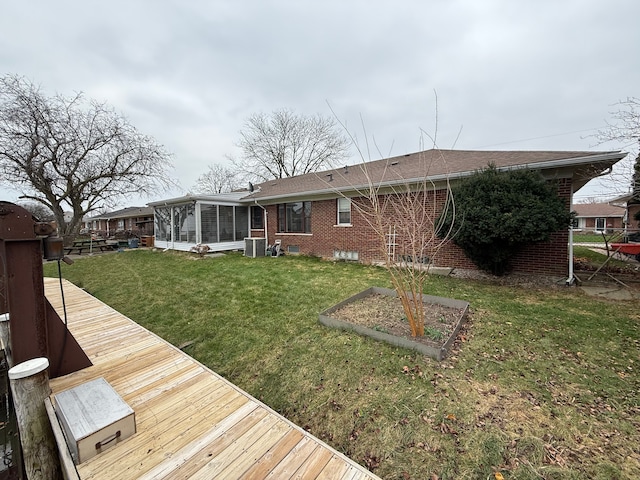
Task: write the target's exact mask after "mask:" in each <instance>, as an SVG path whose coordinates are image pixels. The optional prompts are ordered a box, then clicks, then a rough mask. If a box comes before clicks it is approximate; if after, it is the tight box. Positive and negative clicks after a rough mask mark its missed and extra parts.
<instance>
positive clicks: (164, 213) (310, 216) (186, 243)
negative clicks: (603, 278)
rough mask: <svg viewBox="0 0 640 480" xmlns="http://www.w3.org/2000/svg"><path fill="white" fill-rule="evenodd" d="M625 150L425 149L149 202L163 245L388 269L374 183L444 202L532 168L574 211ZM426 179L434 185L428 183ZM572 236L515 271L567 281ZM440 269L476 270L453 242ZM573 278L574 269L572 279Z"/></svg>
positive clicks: (538, 247) (527, 255)
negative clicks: (372, 200)
mask: <svg viewBox="0 0 640 480" xmlns="http://www.w3.org/2000/svg"><path fill="white" fill-rule="evenodd" d="M625 155H626V154H625V153H622V152H619V151H608V152H584V151H571V152H570V151H465V150H427V151H423V152H417V153H412V154H407V155H402V156H398V157H393V158H387V159H382V160H377V161H373V162H365V163H362V164H358V165H350V166H346V167H342V168H337V169H332V170H326V171H323V172H316V173H310V174H305V175H299V176H296V177H289V178H280V179H274V180H270V181H267V182H264V183H261V184H258V185H255V186H252V188H251V191H244V192H233V193H229V194H221V195H213V196H206V195H187V196H184V197H179V198H173V199H168V200H163V201H159V202H152V203H149V206H152V207H153V208H154V212H155V235H156V237H155V245H156V247H159V248H169V249H176V250H189V249H190V248H191V247H193V246H194V245H196V244H207V245H208V246H209V247H210V249H211V250H212V251H224V250H233V249H244V248H245V245H246V244H247V242H246V241H245V238H246V237H253V238H264V239H265V241H264V243H266V244H273V243H274V242H279V243H280V244H281V248H282V249H283V251H284V252H286V253H294V254H295V253H300V254H308V255H316V256H320V257H323V258H327V259H332V258H333V259H348V260H357V261H360V262H363V263H373V262H377V261H380V260H383V258H381V255H382V249H381V248H380V242H379V240H378V239H377V237H376V235H375V234H374V232H373V230H372V228H371V227H370V225H369V224H368V223H367V220H366V219H365V218H363V216H362V214H361V213H360V210H359V209H356V208H352V207H353V205H354V202H362V201H363V200H362V194H361V193H360V192H362V190H363V189H365V190H366V189H367V188H368V186H369V185H371V184H373V185H375V186H376V187H378V188H379V193H380V194H381V195H385V194H389V193H391V192H393V189H394V188H398V187H403V188H406V186H407V185H413V186H414V188H424V186H425V185H429V187H428V189H429V190H430V191H429V192H428V193H429V195H432V196H433V198H435V199H436V200H435V201H436V202H441V203H442V202H443V201H444V199H445V198H446V185H447V182H450V184H451V185H454V184H455V182H458V181H460V180H461V179H464V178H465V177H468V176H470V175H472V174H474V173H475V172H477V171H478V170H481V169H483V168H485V167H486V166H487V165H489V164H493V165H495V166H496V167H497V168H498V169H499V170H507V169H522V168H528V169H533V170H537V171H539V172H541V174H542V175H543V176H544V177H545V178H547V179H548V180H550V181H554V182H556V184H557V186H558V195H559V196H560V197H561V198H563V199H564V200H565V201H566V203H567V208H568V209H570V208H571V203H572V202H571V200H572V196H573V193H574V192H576V191H577V190H579V189H580V188H582V187H583V186H584V185H585V184H586V183H587V182H588V181H589V180H591V179H593V178H595V177H597V176H599V175H602V174H604V173H606V172H608V171H609V170H610V168H611V167H612V166H613V165H614V164H615V163H616V162H618V161H620V160H621V159H622V158H624V157H625ZM425 179H426V180H427V182H425ZM568 239H569V229H567V230H566V231H560V232H557V233H555V234H554V235H553V238H552V239H551V240H550V242H548V243H545V244H534V245H531V246H529V247H528V248H526V249H524V251H523V252H522V253H521V254H520V255H519V256H518V257H517V258H516V261H515V262H514V271H517V272H521V273H534V274H556V275H563V274H565V273H567V269H568V263H569V257H570V255H569V253H568V247H567V245H568ZM433 262H434V264H435V265H436V266H444V267H452V268H465V269H475V268H476V267H475V265H474V264H473V263H472V262H471V261H470V260H469V259H468V258H466V256H465V255H464V253H463V251H462V250H461V249H460V248H459V247H457V246H456V245H455V244H453V242H448V243H447V244H446V245H445V247H444V248H443V249H441V250H440V252H439V254H438V256H437V257H436V258H435V259H434V260H433ZM569 271H571V270H569Z"/></svg>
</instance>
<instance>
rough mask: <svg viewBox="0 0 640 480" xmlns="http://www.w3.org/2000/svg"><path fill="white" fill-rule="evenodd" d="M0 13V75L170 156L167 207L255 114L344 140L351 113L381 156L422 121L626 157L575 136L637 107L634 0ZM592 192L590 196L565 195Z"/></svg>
mask: <svg viewBox="0 0 640 480" xmlns="http://www.w3.org/2000/svg"><path fill="white" fill-rule="evenodd" d="M0 6H1V7H0V66H1V72H0V73H2V74H5V73H11V74H18V75H21V76H25V77H27V78H28V79H29V80H31V81H33V82H34V83H36V84H40V85H41V87H42V89H43V90H44V91H45V92H47V93H50V94H54V93H62V94H65V95H73V94H74V93H75V92H79V91H82V92H84V93H85V94H86V96H87V97H89V98H94V99H97V100H102V101H106V102H108V103H109V104H111V105H112V106H114V107H115V108H116V109H117V110H118V111H120V112H121V113H122V114H124V115H125V116H126V117H127V118H128V119H129V121H130V122H131V123H132V124H133V125H134V126H136V128H138V130H140V131H141V132H142V133H145V134H148V135H152V136H153V137H155V138H156V140H157V141H158V142H159V143H161V144H163V145H165V147H166V148H167V149H168V150H169V151H170V152H172V153H173V161H174V164H175V166H176V169H175V172H174V174H175V177H176V179H177V180H178V181H179V182H180V184H181V185H182V188H183V191H176V192H173V193H172V194H171V195H169V196H175V195H178V194H182V193H184V192H186V191H187V190H190V189H192V187H193V184H194V183H195V180H196V178H197V177H198V176H199V175H200V174H202V173H204V172H205V171H206V169H207V165H209V164H214V163H225V162H227V160H226V157H227V156H233V157H239V155H240V151H239V149H238V148H237V147H236V145H235V144H236V142H237V141H238V139H239V134H238V132H239V131H240V130H241V129H242V127H243V124H244V122H245V121H246V119H247V118H248V117H249V115H251V114H252V113H256V112H266V113H269V112H272V111H274V110H277V109H281V108H288V109H291V110H294V111H295V112H296V113H300V114H308V115H312V114H316V113H320V114H323V115H333V113H332V112H331V110H333V112H334V114H335V116H336V117H337V118H338V119H339V120H340V121H343V122H345V123H346V125H347V126H348V128H349V130H350V131H352V132H353V133H355V134H356V135H357V136H358V137H359V138H362V137H363V135H364V134H363V130H362V124H361V119H362V121H363V123H364V125H365V127H366V131H367V133H368V135H369V136H370V137H375V141H376V143H377V145H378V146H379V148H380V151H381V154H382V155H383V156H388V155H401V154H404V153H410V152H415V151H417V150H419V149H420V130H421V129H422V130H424V131H426V132H428V133H429V134H430V135H434V134H436V118H437V136H436V141H437V144H438V146H439V147H440V148H459V149H483V150H487V149H496V150H506V149H513V150H529V149H535V150H618V149H624V150H629V148H630V147H629V146H626V145H620V144H605V145H599V146H598V145H596V142H595V140H594V139H593V138H592V137H589V135H592V134H593V133H595V132H596V131H597V130H598V129H600V128H602V127H604V126H605V124H606V122H607V121H608V120H611V119H612V117H611V112H613V111H615V110H616V109H617V108H618V107H616V105H615V104H616V103H617V102H619V101H620V100H624V99H626V98H627V97H640V28H638V21H639V20H640V2H639V1H637V0H607V1H604V0H567V1H563V0H548V1H547V0H530V1H529V0H519V1H509V0H481V1H480V0H430V1H426V0H416V1H413V0H411V1H410V0H394V1H381V0H366V1H365V0H362V1H356V0H351V1H349V0H339V1H333V0H323V1H315V2H309V1H304V0H297V1H293V0H291V1H269V0H246V1H244V0H229V1H215V0H211V1H192V0H191V1H184V0H175V1H172V0H155V1H153V2H152V1H147V2H142V1H133V0H127V1H121V0H110V1H107V2H96V1H69V0H55V1H51V0H46V1H45V0H29V1H26V2H17V1H15V0H0ZM434 92H435V93H434ZM436 93H437V98H438V108H437V115H436V102H435V95H436ZM329 105H330V107H329ZM456 139H457V140H456ZM428 146H430V144H427V147H428ZM633 147H635V146H633V145H632V146H631V148H633ZM377 158H380V157H379V155H378V154H377V153H376V152H374V153H373V154H372V159H377ZM352 161H353V162H355V161H356V158H355V157H354V158H353V159H352ZM612 183H613V185H612ZM609 187H610V188H614V189H616V191H619V190H620V189H624V188H626V185H622V184H620V183H618V182H609ZM603 193H606V190H605V189H603V187H600V186H592V185H590V186H588V187H586V189H585V190H584V191H581V192H579V193H578V196H577V198H578V199H579V198H580V197H581V196H585V195H589V196H593V195H596V194H603ZM17 195H18V193H16V192H10V191H7V190H0V198H1V199H6V200H9V201H15V200H16V198H17ZM165 197H166V195H165ZM161 198H162V196H160V197H152V198H145V199H143V200H140V199H131V200H130V201H129V202H123V204H122V205H120V206H122V207H125V206H129V205H131V204H140V203H145V202H147V201H151V200H159V199H161Z"/></svg>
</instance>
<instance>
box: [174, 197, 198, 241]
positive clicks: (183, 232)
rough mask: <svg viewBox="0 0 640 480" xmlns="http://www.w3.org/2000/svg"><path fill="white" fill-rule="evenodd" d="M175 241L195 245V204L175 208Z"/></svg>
mask: <svg viewBox="0 0 640 480" xmlns="http://www.w3.org/2000/svg"><path fill="white" fill-rule="evenodd" d="M173 240H174V241H175V242H185V243H195V241H196V212H195V205H194V204H193V203H190V204H187V205H180V206H177V207H173Z"/></svg>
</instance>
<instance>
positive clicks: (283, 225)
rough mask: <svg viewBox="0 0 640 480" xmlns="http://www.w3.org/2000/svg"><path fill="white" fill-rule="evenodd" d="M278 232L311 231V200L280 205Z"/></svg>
mask: <svg viewBox="0 0 640 480" xmlns="http://www.w3.org/2000/svg"><path fill="white" fill-rule="evenodd" d="M278 232H281V233H311V202H295V203H281V204H280V205H278Z"/></svg>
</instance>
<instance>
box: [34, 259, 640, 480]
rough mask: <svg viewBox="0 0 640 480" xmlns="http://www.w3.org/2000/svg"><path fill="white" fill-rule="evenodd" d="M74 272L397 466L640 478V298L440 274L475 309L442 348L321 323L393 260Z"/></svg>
mask: <svg viewBox="0 0 640 480" xmlns="http://www.w3.org/2000/svg"><path fill="white" fill-rule="evenodd" d="M62 271H63V275H64V277H65V278H68V279H69V280H71V281H72V282H74V283H75V284H77V285H79V286H81V287H83V288H85V289H86V290H87V291H89V292H90V293H91V294H93V295H95V296H96V297H97V298H99V299H101V300H103V301H104V302H106V303H108V304H109V305H111V306H112V307H114V308H116V309H117V310H119V311H120V312H122V313H123V314H125V315H127V316H129V317H130V318H132V319H133V320H135V321H136V322H138V323H140V324H141V325H143V326H145V327H147V328H149V329H150V330H152V331H154V332H155V333H157V334H159V335H161V336H162V337H163V338H165V339H166V340H168V341H169V342H171V343H173V344H175V345H180V344H183V343H184V342H190V341H193V342H194V343H193V344H192V345H191V346H189V347H187V348H186V351H187V352H188V353H189V354H190V355H192V356H194V357H195V358H197V359H198V360H200V361H201V362H203V363H205V364H206V365H208V366H209V367H211V368H212V369H213V370H215V371H216V372H218V373H220V374H221V375H223V376H225V377H226V378H228V379H229V380H231V381H232V382H233V383H235V384H236V385H238V386H240V387H241V388H242V389H244V390H246V391H247V392H249V393H250V394H252V395H254V396H255V397H257V398H259V399H260V400H262V401H264V402H265V403H266V404H268V405H270V406H271V407H273V408H274V409H275V410H277V411H278V412H280V413H282V414H283V415H285V416H286V417H287V418H289V419H291V420H292V421H293V422H295V423H297V424H298V425H300V426H302V427H303V428H305V429H307V430H309V431H310V432H311V433H313V434H314V435H316V436H317V437H319V438H321V439H322V440H324V441H326V442H327V443H329V444H330V445H332V446H334V447H335V448H337V449H338V450H340V451H342V452H344V453H345V454H346V455H348V456H350V457H351V458H353V459H354V460H356V461H358V462H360V463H362V464H363V465H365V466H366V467H368V468H369V469H371V470H372V471H374V472H375V473H376V474H378V475H379V476H381V477H382V478H385V479H420V480H422V479H429V478H432V475H434V477H433V478H439V479H469V480H477V479H487V478H492V479H493V478H495V476H494V472H497V471H499V472H501V473H502V475H503V477H504V478H505V479H516V478H517V479H540V478H542V479H581V478H589V479H603V480H604V479H607V480H609V479H613V478H616V479H635V478H640V447H639V445H640V437H639V433H638V432H639V430H640V405H639V402H640V399H639V394H638V392H639V391H640V375H639V374H638V369H639V368H640V323H639V319H640V316H639V314H638V311H639V309H638V307H639V303H640V302H635V301H634V302H611V301H607V300H599V299H593V298H590V297H587V296H585V295H584V294H583V293H582V292H581V291H580V290H579V289H577V288H569V287H559V288H555V289H532V288H526V289H525V288H518V287H504V286H494V285H489V284H486V283H480V282H474V281H470V280H459V279H452V278H443V277H435V276H434V277H432V278H431V281H430V284H429V285H428V286H427V292H428V293H431V294H434V295H441V296H447V297H453V298H459V299H462V300H467V301H469V302H470V303H471V308H472V315H471V319H470V323H469V325H468V328H466V329H465V330H464V331H463V332H462V338H461V340H462V341H461V342H460V343H459V345H458V346H457V347H456V349H455V351H454V352H453V354H452V355H451V356H450V357H449V358H448V359H447V360H446V361H444V362H441V363H438V362H435V361H433V360H431V359H428V358H425V357H422V356H419V355H417V354H415V353H412V352H411V351H408V350H403V349H400V348H394V347H391V346H388V345H385V344H380V343H377V342H375V341H373V340H371V339H368V338H363V337H360V336H358V335H355V334H352V333H346V332H341V331H333V330H330V329H327V328H326V327H323V326H321V325H320V324H319V323H318V322H317V317H318V313H319V312H320V311H321V310H323V309H325V308H327V307H329V306H331V305H333V304H335V303H337V302H338V301H340V300H342V299H344V298H346V297H348V296H350V295H352V294H354V293H356V292H358V291H360V290H363V289H365V288H367V287H369V286H372V285H378V286H383V287H390V284H389V281H388V278H387V275H386V273H385V271H384V270H383V269H381V268H377V267H370V266H363V265H358V264H347V263H333V262H325V261H320V260H318V259H313V258H307V257H293V256H285V257H278V258H271V257H269V258H257V259H250V258H245V257H242V256H241V255H240V254H231V255H226V256H223V257H218V258H205V259H196V257H194V256H191V255H188V254H182V253H170V252H167V253H161V252H152V251H142V250H141V251H130V252H124V253H118V254H110V255H101V256H94V257H88V258H86V259H82V260H78V261H76V262H75V263H74V264H73V265H71V266H67V265H64V264H63V265H62ZM56 273H57V265H55V264H54V263H49V264H46V265H45V274H46V275H50V276H55V275H56ZM404 367H408V368H406V369H405V368H404Z"/></svg>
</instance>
